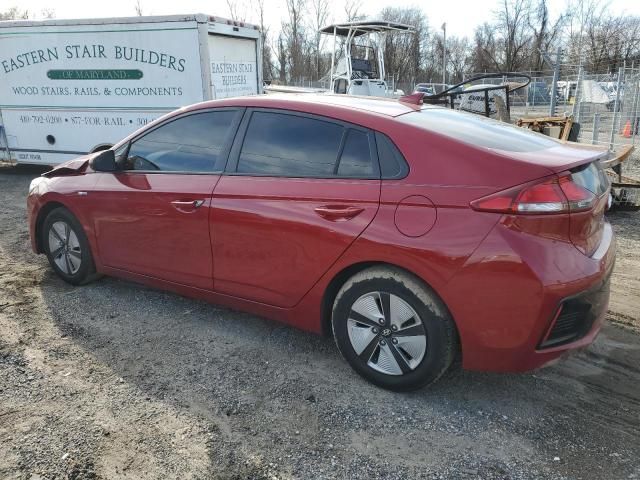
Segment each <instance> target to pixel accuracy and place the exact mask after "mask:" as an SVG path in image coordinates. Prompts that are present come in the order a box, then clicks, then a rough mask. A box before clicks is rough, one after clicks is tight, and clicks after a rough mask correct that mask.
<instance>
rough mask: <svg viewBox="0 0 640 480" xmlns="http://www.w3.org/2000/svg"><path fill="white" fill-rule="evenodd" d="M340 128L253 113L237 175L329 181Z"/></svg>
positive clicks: (317, 122) (281, 115)
mask: <svg viewBox="0 0 640 480" xmlns="http://www.w3.org/2000/svg"><path fill="white" fill-rule="evenodd" d="M343 130H344V128H343V127H342V126H341V125H338V124H335V123H331V122H325V121H322V120H316V119H314V118H308V117H301V116H297V115H287V114H281V113H271V112H253V114H252V115H251V121H250V122H249V126H248V128H247V133H246V134H245V137H244V142H243V144H242V150H241V151H240V158H239V160H238V169H237V171H238V172H240V173H251V174H258V175H271V176H279V177H331V176H333V175H334V168H335V165H336V159H337V158H338V151H339V148H340V143H341V141H342V134H343Z"/></svg>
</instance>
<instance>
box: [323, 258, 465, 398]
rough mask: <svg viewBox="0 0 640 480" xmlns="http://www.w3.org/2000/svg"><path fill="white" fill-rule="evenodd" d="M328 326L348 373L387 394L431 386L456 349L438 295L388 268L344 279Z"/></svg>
mask: <svg viewBox="0 0 640 480" xmlns="http://www.w3.org/2000/svg"><path fill="white" fill-rule="evenodd" d="M332 327H333V333H334V337H335V340H336V343H337V345H338V348H339V350H340V352H341V353H342V355H343V356H344V358H345V359H346V360H347V361H348V362H349V364H350V365H351V366H352V367H353V368H354V370H356V372H358V373H359V374H360V375H362V376H363V377H364V378H366V379H367V380H369V381H370V382H372V383H374V384H376V385H378V386H380V387H383V388H387V389H389V390H395V391H409V390H415V389H418V388H421V387H424V386H426V385H428V384H431V383H433V382H435V381H436V380H437V379H438V378H440V376H442V374H444V372H445V371H446V370H447V369H448V368H449V366H450V365H451V363H452V361H453V359H454V357H455V353H456V348H457V337H456V330H455V327H454V324H453V321H452V320H451V317H450V315H449V313H448V311H447V309H446V307H445V306H444V304H443V303H442V301H441V300H440V299H439V298H438V296H437V295H436V294H435V293H434V292H433V291H432V290H431V289H429V288H428V287H427V286H426V285H424V283H423V282H422V281H420V280H419V279H418V278H416V277H414V276H413V275H410V274H408V273H406V272H404V271H402V270H400V269H396V268H392V267H373V268H369V269H367V270H363V271H362V272H360V273H358V274H356V275H354V276H353V277H352V278H351V279H349V280H348V281H347V282H346V283H345V284H344V285H343V287H342V288H341V289H340V291H339V292H338V295H337V296H336V300H335V302H334V307H333V315H332Z"/></svg>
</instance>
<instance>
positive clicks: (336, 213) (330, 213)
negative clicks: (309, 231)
mask: <svg viewBox="0 0 640 480" xmlns="http://www.w3.org/2000/svg"><path fill="white" fill-rule="evenodd" d="M313 210H314V211H315V212H316V213H317V214H318V215H320V216H321V217H322V218H325V219H327V220H330V221H332V222H337V221H340V220H351V219H352V218H354V217H357V216H358V215H360V214H361V213H362V212H364V208H361V207H351V206H344V205H325V206H322V207H316V208H314V209H313Z"/></svg>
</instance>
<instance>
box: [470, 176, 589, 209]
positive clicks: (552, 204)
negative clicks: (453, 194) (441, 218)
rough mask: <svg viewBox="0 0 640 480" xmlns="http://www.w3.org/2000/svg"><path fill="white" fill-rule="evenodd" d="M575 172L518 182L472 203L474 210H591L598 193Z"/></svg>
mask: <svg viewBox="0 0 640 480" xmlns="http://www.w3.org/2000/svg"><path fill="white" fill-rule="evenodd" d="M571 175H572V174H571V172H563V173H561V174H559V175H558V176H555V175H554V176H553V177H551V178H548V177H547V178H546V179H543V180H538V181H535V182H530V183H526V184H524V185H518V186H517V187H513V188H509V189H507V190H502V191H501V192H497V193H494V194H491V195H488V196H486V197H482V198H479V199H477V200H474V201H473V202H471V207H472V208H473V209H474V210H479V211H482V212H495V213H507V214H535V215H541V214H555V213H571V212H581V211H585V210H589V209H590V208H591V207H592V206H593V204H594V203H595V202H596V200H597V196H596V195H595V194H594V193H593V192H591V191H589V190H587V189H586V188H584V187H583V186H581V185H579V184H578V183H576V182H575V181H574V180H573V179H572V176H571Z"/></svg>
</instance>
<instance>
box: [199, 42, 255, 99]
mask: <svg viewBox="0 0 640 480" xmlns="http://www.w3.org/2000/svg"><path fill="white" fill-rule="evenodd" d="M208 44H209V58H210V63H211V98H213V99H217V98H227V97H238V96H241V95H255V94H257V93H260V91H259V84H258V82H259V81H260V75H259V71H258V68H259V67H260V66H259V65H258V62H257V58H258V42H257V40H256V39H255V38H241V37H230V36H226V35H217V34H212V33H209V35H208Z"/></svg>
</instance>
